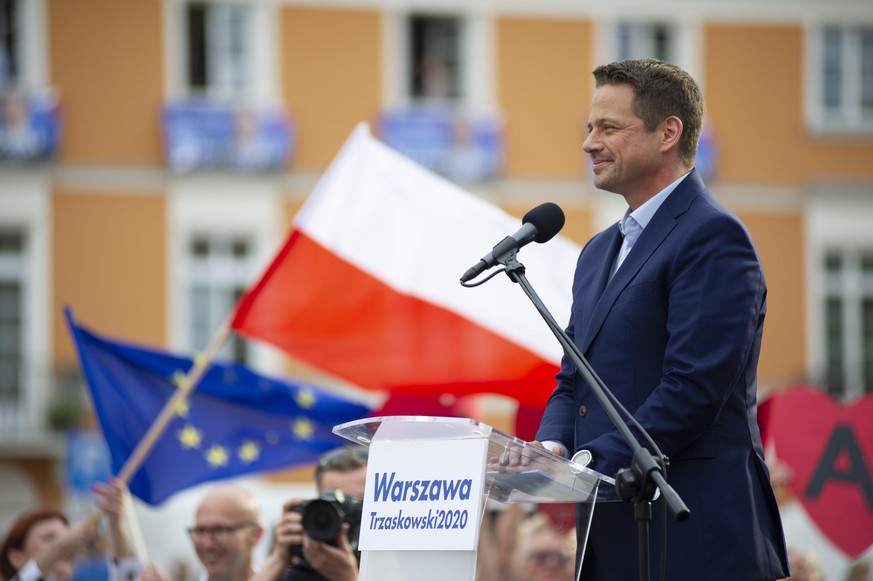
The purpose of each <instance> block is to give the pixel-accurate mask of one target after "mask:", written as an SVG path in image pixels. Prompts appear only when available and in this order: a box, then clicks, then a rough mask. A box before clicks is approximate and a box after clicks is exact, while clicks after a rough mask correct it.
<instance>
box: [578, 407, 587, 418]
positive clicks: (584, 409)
mask: <svg viewBox="0 0 873 581" xmlns="http://www.w3.org/2000/svg"><path fill="white" fill-rule="evenodd" d="M579 415H580V416H586V415H588V406H587V405H580V406H579Z"/></svg>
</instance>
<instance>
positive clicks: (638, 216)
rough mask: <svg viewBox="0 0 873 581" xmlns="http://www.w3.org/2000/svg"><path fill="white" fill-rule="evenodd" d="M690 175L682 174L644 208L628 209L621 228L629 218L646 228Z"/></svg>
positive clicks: (650, 199) (644, 205) (649, 200)
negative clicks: (662, 205)
mask: <svg viewBox="0 0 873 581" xmlns="http://www.w3.org/2000/svg"><path fill="white" fill-rule="evenodd" d="M689 173H691V172H690V171H689V172H687V173H684V174H682V175H681V176H680V177H679V178H678V179H677V180H676V181H674V182H673V183H671V184H670V185H668V186H667V187H666V188H664V189H663V190H661V191H660V192H658V193H657V194H655V195H654V196H652V197H651V198H649V199H648V200H646V202H645V203H644V204H643V205H642V206H640V207H639V208H637V209H636V210H634V211H633V212H631V211H630V208H628V211H627V212H625V214H624V217H623V218H622V219H621V222H622V223H621V224H619V226H623V223H624V221H625V220H627V217H628V216H631V217H633V219H634V220H636V222H637V224H639V225H640V227H641V228H645V227H646V226H648V225H649V222H650V221H651V220H652V216H654V215H655V212H657V211H658V208H660V207H661V204H663V203H664V200H666V199H667V196H669V195H670V194H671V193H672V192H673V190H675V189H676V186H678V185H679V183H680V182H681V181H682V180H684V179H685V178H686V177H687V176H688V174H689Z"/></svg>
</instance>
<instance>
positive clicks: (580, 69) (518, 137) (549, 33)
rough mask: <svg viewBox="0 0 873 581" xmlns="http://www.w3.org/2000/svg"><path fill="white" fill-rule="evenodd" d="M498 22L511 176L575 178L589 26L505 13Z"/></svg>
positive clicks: (500, 97) (586, 89)
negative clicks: (511, 15) (523, 17)
mask: <svg viewBox="0 0 873 581" xmlns="http://www.w3.org/2000/svg"><path fill="white" fill-rule="evenodd" d="M495 29H496V34H495V37H496V55H497V56H496V60H497V101H498V104H499V106H500V108H501V110H502V112H503V114H504V116H505V121H506V147H507V150H506V173H507V175H509V176H511V177H516V176H544V175H548V176H550V177H558V178H561V177H578V176H579V175H581V174H582V171H583V168H584V164H583V160H584V157H583V154H582V141H583V140H584V138H585V124H586V119H587V116H588V103H589V101H590V97H591V90H592V87H593V83H592V81H591V69H592V67H591V60H592V57H591V45H592V42H591V25H590V24H589V23H588V22H585V21H580V20H573V19H561V20H547V19H542V20H539V19H520V18H508V17H507V18H498V19H497V21H496V24H495Z"/></svg>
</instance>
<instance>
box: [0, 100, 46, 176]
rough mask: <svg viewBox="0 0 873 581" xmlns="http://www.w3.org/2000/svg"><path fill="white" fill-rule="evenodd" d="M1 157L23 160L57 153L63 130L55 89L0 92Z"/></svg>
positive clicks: (17, 161) (13, 161) (44, 158)
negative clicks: (0, 106) (30, 91)
mask: <svg viewBox="0 0 873 581" xmlns="http://www.w3.org/2000/svg"><path fill="white" fill-rule="evenodd" d="M0 100H2V108H0V161H3V162H7V163H8V162H12V163H21V162H32V161H46V160H49V159H51V158H53V157H54V155H55V153H56V152H57V149H58V143H59V141H60V133H61V111H60V102H59V99H58V96H57V94H56V93H55V92H53V91H41V92H34V93H23V92H21V91H17V90H14V89H13V90H8V91H5V92H3V93H2V94H0Z"/></svg>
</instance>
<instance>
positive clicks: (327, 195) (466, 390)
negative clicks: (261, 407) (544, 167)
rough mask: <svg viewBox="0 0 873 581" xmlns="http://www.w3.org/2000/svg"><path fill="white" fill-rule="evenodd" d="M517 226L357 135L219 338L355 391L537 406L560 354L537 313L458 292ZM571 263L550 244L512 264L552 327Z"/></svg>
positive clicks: (562, 316) (510, 297) (497, 287)
mask: <svg viewBox="0 0 873 581" xmlns="http://www.w3.org/2000/svg"><path fill="white" fill-rule="evenodd" d="M520 226H521V223H520V221H519V220H518V219H517V218H515V217H512V216H510V215H509V214H507V213H505V212H503V211H502V210H500V209H499V208H497V207H496V206H494V205H492V204H489V203H488V202H486V201H484V200H482V199H480V198H478V197H476V196H474V195H472V194H470V193H468V192H466V191H464V190H462V189H461V188H459V187H457V186H455V185H454V184H452V183H451V182H449V181H447V180H445V179H443V178H441V177H439V176H437V175H436V174H434V173H432V172H430V171H429V170H427V169H424V168H423V167H421V166H419V165H417V164H416V163H414V162H412V161H411V160H409V159H407V158H405V157H404V156H402V155H400V154H399V153H397V152H396V151H394V150H392V149H390V148H389V147H387V146H386V145H385V144H383V143H381V142H380V141H378V140H377V139H375V138H373V137H372V135H371V134H370V131H369V127H368V126H367V125H366V124H360V125H359V126H358V127H356V128H355V130H354V131H353V132H352V134H351V136H350V137H349V139H348V140H347V142H346V143H345V145H344V146H343V148H342V149H341V150H340V152H339V153H338V154H337V157H336V158H335V159H334V161H333V162H332V163H331V165H330V167H329V168H328V169H327V171H326V172H325V174H324V175H323V176H322V178H321V179H320V180H319V182H318V184H317V185H316V187H315V189H314V190H313V191H312V192H311V194H310V196H309V197H308V199H307V200H306V203H305V204H304V206H303V208H301V210H300V212H299V213H298V215H297V217H296V218H295V221H294V224H293V227H292V231H291V234H290V236H289V238H288V240H287V241H286V242H285V244H284V246H283V247H282V248H281V250H280V251H279V253H278V254H277V256H276V257H275V259H274V260H273V262H272V264H271V265H270V266H269V267H268V268H267V270H266V271H265V273H264V275H263V276H262V277H261V279H260V280H259V281H258V282H257V283H256V284H255V285H254V286H252V287H251V288H250V289H249V290H248V292H247V293H246V294H245V295H244V296H243V298H242V299H241V300H240V303H239V305H238V306H237V311H236V313H235V316H234V320H233V323H232V326H233V328H234V329H235V330H236V331H237V332H239V333H240V334H242V335H244V336H247V337H250V338H254V339H259V340H263V341H266V342H268V343H271V344H273V345H275V346H277V347H279V348H280V349H282V350H284V351H285V352H287V353H289V354H291V355H293V356H294V357H296V358H299V359H301V360H303V361H307V362H308V363H310V364H312V365H314V366H316V367H319V368H321V369H323V370H325V371H327V372H329V373H331V374H333V375H335V376H338V377H341V378H344V379H345V380H347V381H349V382H351V383H353V384H355V385H358V386H360V387H362V388H365V389H372V390H388V391H391V392H395V393H396V392H407V393H414V394H416V395H419V396H425V395H427V396H431V395H432V396H440V395H443V394H453V395H455V396H457V397H462V396H465V395H471V394H479V393H487V392H490V393H498V394H504V395H507V396H510V397H514V398H516V399H518V400H519V401H520V402H522V403H525V404H530V405H543V404H544V403H545V400H546V398H547V397H548V394H549V393H550V392H551V389H552V387H553V385H554V374H555V372H556V371H557V368H558V365H559V364H560V357H561V350H560V346H559V345H558V343H557V341H556V340H555V338H554V337H553V336H552V334H551V332H550V331H549V330H548V327H547V326H546V324H545V323H544V322H543V320H542V319H541V318H540V315H539V314H538V313H537V312H536V310H535V309H534V307H533V305H532V304H531V303H530V301H528V299H527V297H525V295H524V293H523V292H522V290H521V289H520V288H517V287H516V285H514V284H513V283H512V282H511V281H510V280H509V279H508V278H507V277H506V276H505V275H500V276H498V277H497V278H495V279H494V280H492V281H490V282H488V283H487V284H485V285H482V286H481V287H477V288H473V289H469V288H464V287H462V286H461V285H460V283H459V279H460V276H461V274H463V273H464V272H465V271H466V270H467V268H468V267H470V266H471V265H472V264H473V263H475V262H477V261H478V260H479V258H480V257H481V256H482V255H483V254H485V253H486V252H487V251H489V250H490V249H491V247H492V246H493V245H494V244H496V243H497V242H498V241H499V240H501V239H502V238H503V237H504V236H506V235H508V234H511V233H512V232H514V231H515V230H517V229H518V228H519V227H520ZM578 253H579V247H578V246H577V245H575V244H573V243H572V242H570V241H568V240H566V239H563V238H560V237H556V238H554V239H552V240H551V241H550V242H548V243H547V244H542V245H539V244H531V245H528V246H526V247H525V248H524V249H523V250H522V251H521V252H520V253H519V260H520V262H522V263H523V264H524V265H525V266H526V268H527V277H528V279H529V280H530V282H531V284H532V285H533V286H534V288H535V289H536V291H537V293H538V294H539V295H540V297H541V298H542V300H543V302H544V303H545V304H546V305H547V306H548V308H549V309H550V310H551V312H552V314H553V315H554V316H555V318H556V319H557V321H558V322H559V323H560V324H564V323H565V322H566V321H567V319H568V316H569V312H570V299H571V296H570V294H571V283H572V275H573V270H574V267H575V261H576V258H577V256H578Z"/></svg>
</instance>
